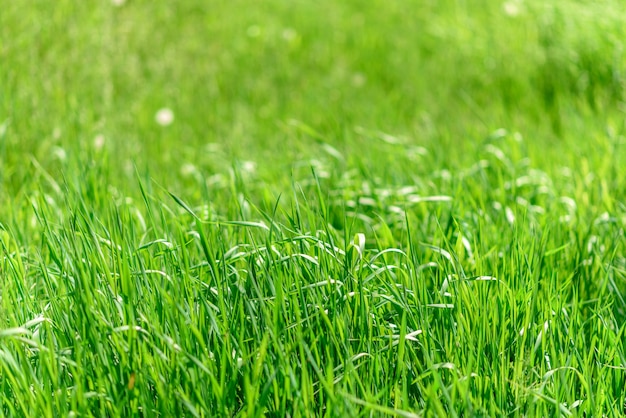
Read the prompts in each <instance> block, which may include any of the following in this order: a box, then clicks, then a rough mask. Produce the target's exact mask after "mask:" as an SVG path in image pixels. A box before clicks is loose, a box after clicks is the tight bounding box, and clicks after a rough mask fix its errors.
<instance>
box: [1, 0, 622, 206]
mask: <svg viewBox="0 0 626 418" xmlns="http://www.w3.org/2000/svg"><path fill="white" fill-rule="evenodd" d="M0 9H1V10H2V12H1V13H0V63H1V64H0V153H1V154H0V155H1V159H0V164H2V170H0V173H1V174H0V187H1V190H2V192H1V193H2V195H3V197H6V196H19V195H20V192H22V193H25V192H26V191H27V190H28V189H29V188H31V187H35V186H34V185H35V184H37V185H38V186H36V187H44V188H46V187H50V186H49V185H47V182H57V183H58V182H61V181H64V180H68V179H64V178H63V177H64V173H70V172H71V173H83V174H84V175H85V176H97V178H99V179H102V180H104V182H103V184H109V185H113V186H115V187H117V188H119V189H121V190H123V191H124V192H125V193H131V192H132V190H134V189H136V186H135V183H136V181H134V180H133V179H134V177H135V171H136V170H139V172H147V173H150V176H151V177H153V178H154V179H156V180H157V181H158V182H160V183H161V184H163V185H164V186H165V187H173V188H176V189H182V190H185V191H186V192H187V194H189V195H191V196H192V197H193V195H194V189H195V188H196V187H197V184H198V182H200V183H202V184H203V186H206V185H207V184H209V185H211V184H213V183H219V176H218V177H214V176H216V175H219V173H223V172H226V171H228V170H232V169H233V168H235V169H236V170H240V171H241V172H244V173H245V172H248V173H254V176H255V178H257V179H259V181H261V182H265V183H271V184H272V185H275V186H276V185H277V186H276V187H277V188H278V189H280V187H282V186H280V185H281V184H284V183H285V182H288V181H289V178H290V176H291V175H293V173H294V171H295V172H297V171H298V170H300V169H302V167H304V169H305V170H309V173H310V169H309V167H310V166H311V165H315V164H318V165H321V166H325V167H326V169H328V170H339V171H342V170H346V169H348V168H350V167H353V168H354V167H356V168H357V169H359V170H361V171H362V172H364V173H365V172H366V173H370V174H371V175H378V176H382V177H385V178H388V179H390V181H391V182H394V181H396V180H397V182H406V181H407V180H408V179H407V178H406V177H407V174H406V173H407V172H411V173H412V174H415V175H418V174H419V173H420V171H421V170H433V169H434V168H438V169H439V168H446V169H454V168H455V167H458V166H459V165H460V164H463V165H466V164H468V163H469V161H468V160H471V159H473V158H474V159H475V158H476V152H475V150H476V147H477V146H478V145H480V144H482V142H483V141H484V140H485V139H486V138H490V135H494V132H495V135H499V134H503V135H504V134H507V135H512V134H516V135H519V136H521V137H523V138H524V139H525V143H524V144H525V145H524V146H525V147H526V151H525V152H527V153H528V154H527V155H529V156H532V157H533V158H535V159H537V160H538V161H542V160H545V161H547V162H548V165H554V166H555V167H556V166H558V165H560V164H564V165H568V164H569V165H571V164H575V163H576V159H577V158H579V156H581V155H587V156H588V155H590V154H589V153H590V150H593V149H596V148H597V147H596V145H594V144H596V142H595V140H594V138H596V137H598V136H602V137H603V138H604V137H606V136H607V135H609V136H614V137H615V138H621V136H620V135H621V134H622V132H623V116H624V87H625V84H624V65H625V63H626V58H625V56H624V40H625V39H626V33H625V32H626V29H625V28H626V25H624V21H625V19H624V17H625V13H624V10H623V7H622V5H621V4H620V2H618V1H611V0H605V1H596V2H592V3H589V2H583V1H574V0H556V1H549V2H546V1H539V0H525V1H524V0H508V1H494V0H470V1H462V0H432V1H429V0H403V1H396V0H385V1H382V0H380V1H379V0H373V1H358V0H346V1H341V2H335V1H326V0H317V1H308V0H295V1H285V0H266V1H244V0H228V1H222V0H211V1H201V0H186V1H167V2H166V1H159V2H154V1H147V0H125V1H124V0H101V1H70V0H58V1H54V2H52V1H36V2H32V3H31V4H30V5H29V6H28V7H25V6H24V5H23V4H20V3H19V2H11V1H7V0H4V1H1V6H0ZM503 130H504V131H503ZM477 144H478V145H477ZM564 150H567V152H566V153H564V152H563V151H564ZM596 151H598V150H597V149H596ZM599 151H600V152H610V150H606V149H602V150H599ZM592 154H593V153H592ZM424 158H427V159H428V161H427V162H424V161H423V160H424ZM69 167H78V168H80V170H70V169H69ZM94 173H95V174H94ZM42 179H44V180H43V181H42ZM45 179H47V181H46V180H45ZM69 180H71V179H69ZM212 182H213V183H212ZM42 184H43V186H42ZM52 187H54V186H52ZM196 197H197V196H196Z"/></svg>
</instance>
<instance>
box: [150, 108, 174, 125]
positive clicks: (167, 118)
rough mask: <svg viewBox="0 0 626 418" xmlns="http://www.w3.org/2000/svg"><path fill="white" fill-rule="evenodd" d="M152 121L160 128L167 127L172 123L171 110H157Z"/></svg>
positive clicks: (172, 115) (172, 114)
mask: <svg viewBox="0 0 626 418" xmlns="http://www.w3.org/2000/svg"><path fill="white" fill-rule="evenodd" d="M154 120H155V121H156V123H158V124H159V125H161V126H169V125H171V124H172V123H173V122H174V112H173V111H172V109H169V108H167V107H164V108H163V109H159V111H158V112H156V115H154Z"/></svg>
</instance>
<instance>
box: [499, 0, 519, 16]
mask: <svg viewBox="0 0 626 418" xmlns="http://www.w3.org/2000/svg"><path fill="white" fill-rule="evenodd" d="M502 9H503V10H504V13H505V14H506V15H508V16H511V17H515V16H517V15H519V14H520V2H519V1H507V2H505V3H504V4H503V5H502Z"/></svg>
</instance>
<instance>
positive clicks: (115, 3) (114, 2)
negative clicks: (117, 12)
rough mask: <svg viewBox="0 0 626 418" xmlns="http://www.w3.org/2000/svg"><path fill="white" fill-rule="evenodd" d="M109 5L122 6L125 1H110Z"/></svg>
mask: <svg viewBox="0 0 626 418" xmlns="http://www.w3.org/2000/svg"><path fill="white" fill-rule="evenodd" d="M111 3H113V6H117V7H119V6H123V5H124V3H126V0H111Z"/></svg>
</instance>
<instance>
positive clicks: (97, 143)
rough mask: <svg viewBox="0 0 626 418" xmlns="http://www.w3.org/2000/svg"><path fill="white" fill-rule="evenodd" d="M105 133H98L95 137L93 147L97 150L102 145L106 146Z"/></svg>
mask: <svg viewBox="0 0 626 418" xmlns="http://www.w3.org/2000/svg"><path fill="white" fill-rule="evenodd" d="M104 142H105V139H104V135H102V134H100V135H96V137H95V138H94V139H93V147H94V148H95V149H96V150H101V149H102V147H104Z"/></svg>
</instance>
